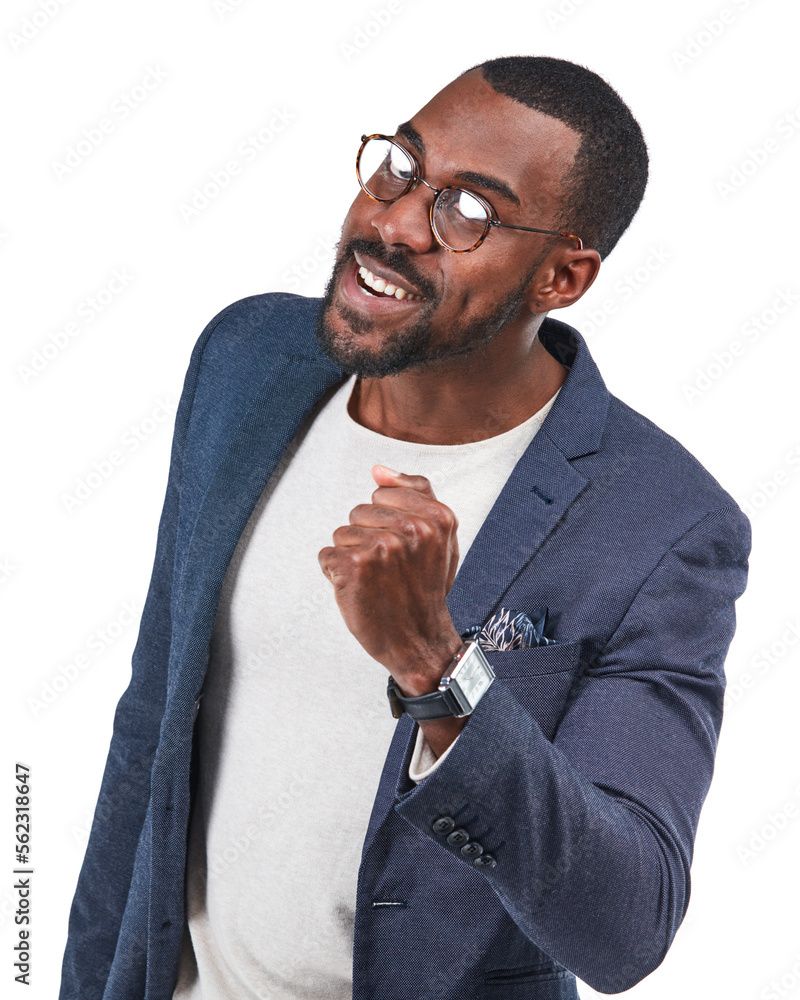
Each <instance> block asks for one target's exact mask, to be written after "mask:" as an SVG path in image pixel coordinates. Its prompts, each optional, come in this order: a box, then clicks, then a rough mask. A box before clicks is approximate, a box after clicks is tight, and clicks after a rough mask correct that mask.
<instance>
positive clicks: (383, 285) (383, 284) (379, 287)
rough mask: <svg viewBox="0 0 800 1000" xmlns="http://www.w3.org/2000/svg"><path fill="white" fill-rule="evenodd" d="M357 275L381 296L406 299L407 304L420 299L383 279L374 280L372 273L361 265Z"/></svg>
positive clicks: (418, 296)
mask: <svg viewBox="0 0 800 1000" xmlns="http://www.w3.org/2000/svg"><path fill="white" fill-rule="evenodd" d="M358 273H359V275H360V276H361V278H362V280H363V282H364V284H365V285H368V286H369V287H370V288H371V289H373V291H376V292H381V293H382V294H383V295H387V296H389V297H390V298H392V297H393V298H395V299H400V300H402V299H408V300H409V302H413V301H415V300H416V299H419V298H421V297H422V296H420V295H414V293H413V292H408V291H406V289H405V288H401V287H400V286H399V285H393V284H392V283H391V282H390V281H386V279H385V278H376V277H375V275H374V274H373V273H372V271H370V270H368V269H367V268H366V267H364V266H363V265H362V266H361V267H359V269H358Z"/></svg>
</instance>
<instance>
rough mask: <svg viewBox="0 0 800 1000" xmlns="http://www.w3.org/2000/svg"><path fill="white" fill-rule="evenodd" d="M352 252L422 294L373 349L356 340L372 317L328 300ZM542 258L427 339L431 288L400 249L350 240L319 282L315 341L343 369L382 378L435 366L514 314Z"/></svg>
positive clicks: (469, 348)
mask: <svg viewBox="0 0 800 1000" xmlns="http://www.w3.org/2000/svg"><path fill="white" fill-rule="evenodd" d="M354 252H355V253H364V254H367V255H369V256H370V257H372V258H373V259H374V260H377V261H379V262H380V263H382V264H386V265H387V267H390V268H392V270H394V271H395V272H396V273H397V274H398V275H399V276H400V277H403V278H407V279H408V280H409V282H410V283H411V284H412V285H414V286H416V288H418V289H419V291H420V292H421V293H422V294H423V295H424V297H425V298H424V302H423V303H422V304H421V306H420V308H419V310H418V316H417V319H416V321H415V322H414V323H412V324H411V325H410V326H407V327H405V328H404V329H402V330H398V331H394V332H393V333H390V334H389V335H387V337H386V338H385V339H384V342H383V344H382V345H381V348H380V350H379V351H375V350H370V349H368V348H366V347H363V346H361V345H359V343H358V341H359V336H363V335H364V334H366V333H369V332H370V331H371V330H372V328H373V327H374V325H375V320H373V319H370V318H369V317H367V316H363V315H362V314H361V313H359V312H356V310H354V309H350V308H349V307H348V306H345V305H342V304H337V305H336V306H335V307H334V304H333V299H334V294H335V291H336V287H337V285H338V283H339V281H340V279H341V277H342V275H343V274H344V272H345V270H346V269H347V268H348V267H350V266H351V261H352V256H353V253H354ZM543 260H544V255H543V256H542V257H541V258H540V259H539V260H537V261H536V263H535V264H534V265H533V267H532V268H531V270H530V272H529V274H527V275H526V276H525V278H524V279H523V280H522V281H520V282H519V284H518V286H517V287H516V288H515V289H514V290H513V291H512V292H511V293H509V295H507V296H506V297H505V298H504V299H503V300H502V301H500V302H498V303H496V304H495V305H494V306H493V307H492V308H491V309H490V310H489V311H487V312H486V313H485V314H483V315H480V316H475V317H473V318H472V319H470V320H469V321H467V322H465V323H462V324H459V325H458V326H455V327H453V328H451V330H450V331H449V335H448V336H447V338H446V339H444V340H443V341H440V342H439V343H433V342H432V341H433V339H434V338H433V336H432V331H431V318H432V316H433V314H434V312H435V310H436V307H437V305H438V297H437V295H436V289H435V288H434V287H433V286H432V285H431V283H430V282H429V281H428V280H427V279H426V278H425V276H424V275H422V274H420V273H419V271H418V270H417V268H416V267H415V265H414V263H413V261H412V260H411V259H410V258H409V256H408V255H407V254H406V253H404V252H402V251H399V250H390V249H389V248H388V247H386V245H385V244H383V243H377V242H376V243H373V242H370V241H369V240H362V239H353V240H350V241H349V242H348V243H347V244H346V245H345V246H344V248H341V249H339V250H338V252H337V256H336V262H335V264H334V266H333V271H332V272H331V276H330V278H329V279H328V283H327V285H326V286H325V295H324V298H323V300H322V308H321V310H320V313H319V317H318V319H317V326H316V331H315V333H316V337H317V342H318V343H319V345H320V347H321V348H322V351H323V352H324V354H325V355H326V357H327V358H329V360H331V361H332V362H333V363H334V364H335V365H338V367H340V368H341V369H342V370H343V371H344V372H345V373H346V374H348V375H358V376H360V377H362V378H385V377H386V376H387V375H397V374H398V373H399V372H403V371H407V370H409V369H413V368H423V367H431V366H435V365H436V364H437V362H442V361H444V360H446V359H448V358H454V357H456V356H458V355H462V354H471V353H472V352H473V351H477V350H478V349H479V348H481V347H483V346H484V345H485V344H488V343H489V341H491V340H493V339H494V337H496V336H497V334H499V333H500V332H501V331H502V330H503V329H505V327H506V326H507V325H508V323H510V322H511V320H512V319H514V317H515V316H516V315H517V313H518V312H519V308H520V305H521V304H522V301H523V295H524V291H525V289H526V288H527V286H528V284H529V283H530V280H531V278H532V277H533V275H534V273H535V272H536V270H537V268H538V267H539V265H540V264H541V262H542V261H543ZM334 308H336V311H337V312H338V314H339V316H340V317H341V318H342V319H343V320H344V321H345V323H346V324H347V326H348V327H349V328H350V332H349V333H348V334H345V335H341V334H338V333H337V332H336V331H335V330H334V328H333V325H332V323H331V321H330V314H331V312H332V310H333V309H334Z"/></svg>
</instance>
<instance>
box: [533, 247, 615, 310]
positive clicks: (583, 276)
mask: <svg viewBox="0 0 800 1000" xmlns="http://www.w3.org/2000/svg"><path fill="white" fill-rule="evenodd" d="M599 270H600V254H599V253H598V252H597V251H596V250H588V249H584V250H575V249H569V248H563V247H561V248H558V249H556V250H554V251H553V253H552V254H550V255H548V257H547V258H546V259H545V261H544V262H543V263H542V266H541V267H540V268H539V269H538V270H537V272H536V274H535V275H534V276H533V280H532V281H531V283H530V285H529V286H528V290H527V292H526V293H525V301H526V303H527V305H528V308H529V309H530V311H531V312H532V313H547V312H550V310H551V309H563V308H565V306H571V305H572V303H573V302H577V301H578V299H579V298H580V297H581V296H582V295H583V293H584V292H586V291H588V290H589V288H590V287H591V285H592V282H593V281H594V279H595V278H596V277H597V274H598V272H599Z"/></svg>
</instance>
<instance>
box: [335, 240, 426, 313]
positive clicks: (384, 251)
mask: <svg viewBox="0 0 800 1000" xmlns="http://www.w3.org/2000/svg"><path fill="white" fill-rule="evenodd" d="M353 253H363V254H367V256H369V257H372V259H373V260H377V261H378V262H379V263H380V264H385V265H386V266H387V267H389V268H391V269H392V270H393V271H394V272H395V273H396V274H397V275H399V277H401V278H407V279H408V281H409V283H410V284H412V285H414V287H415V288H418V289H419V291H420V292H421V293H422V294H423V295H424V296H425V298H426V299H435V298H436V295H437V290H436V288H435V287H434V285H433V284H432V283H431V282H430V281H429V280H428V278H426V277H425V275H424V274H421V273H420V271H419V269H418V268H417V266H416V265H415V264H414V263H413V261H412V260H411V258H410V257H409V255H408V254H407V253H405V252H404V251H403V250H397V249H394V250H392V249H390V248H389V247H387V246H386V244H385V243H381V242H380V241H379V240H364V239H360V238H355V239H352V240H349V241H348V243H347V244H346V245H345V247H344V250H343V253H342V257H341V259H342V260H344V259H345V258H346V257H348V256H350V255H352V254H353Z"/></svg>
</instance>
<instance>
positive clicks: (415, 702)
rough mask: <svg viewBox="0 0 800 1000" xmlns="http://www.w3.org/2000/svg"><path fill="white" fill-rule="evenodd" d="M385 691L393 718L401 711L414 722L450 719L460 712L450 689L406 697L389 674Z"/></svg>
mask: <svg viewBox="0 0 800 1000" xmlns="http://www.w3.org/2000/svg"><path fill="white" fill-rule="evenodd" d="M386 693H387V695H388V698H389V704H390V705H391V706H392V715H393V716H394V717H395V719H399V718H400V717H401V716H402V714H403V712H406V713H408V715H410V716H411V718H412V719H414V720H415V721H416V722H428V721H429V720H431V719H452V718H454V717H458V716H460V715H461V714H462V712H461V709H460V708H459V706H458V704H457V703H456V701H455V698H454V697H453V695H452V694H451V692H450V691H431V693H430V694H423V695H420V696H419V697H418V698H406V697H405V695H404V694H403V692H402V691H401V690H400V688H399V687H398V686H397V682H396V681H395V679H394V677H392V675H391V674H390V675H389V683H388V685H387V689H386Z"/></svg>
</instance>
